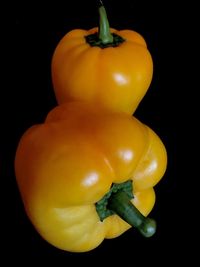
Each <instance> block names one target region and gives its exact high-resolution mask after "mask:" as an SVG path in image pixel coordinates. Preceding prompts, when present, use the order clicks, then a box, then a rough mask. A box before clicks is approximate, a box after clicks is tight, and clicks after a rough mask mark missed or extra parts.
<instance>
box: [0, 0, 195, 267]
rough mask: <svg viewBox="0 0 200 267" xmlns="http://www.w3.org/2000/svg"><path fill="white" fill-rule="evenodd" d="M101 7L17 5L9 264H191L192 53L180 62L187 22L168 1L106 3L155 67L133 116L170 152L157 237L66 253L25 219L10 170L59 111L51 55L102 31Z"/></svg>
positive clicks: (6, 158)
mask: <svg viewBox="0 0 200 267" xmlns="http://www.w3.org/2000/svg"><path fill="white" fill-rule="evenodd" d="M97 2H98V1H94V0H93V1H92V0H91V1H78V0H74V1H62V2H59V1H53V2H51V3H47V4H46V5H44V6H42V5H41V3H37V2H35V1H27V2H26V3H24V2H20V1H18V2H17V3H15V5H14V4H13V5H12V11H14V16H13V17H12V22H13V25H12V32H11V33H10V35H12V43H11V45H12V51H11V53H12V62H10V66H9V70H10V72H11V74H12V75H11V77H10V79H9V80H8V84H9V89H8V90H6V92H5V95H4V96H3V97H4V99H5V102H6V109H3V111H2V115H4V114H5V113H6V114H7V117H6V120H5V122H4V127H3V130H2V133H3V134H4V135H5V136H4V138H3V139H2V140H3V142H2V144H1V147H2V149H1V152H2V154H1V160H2V162H3V164H2V166H3V170H5V174H3V179H4V180H6V181H9V194H7V193H6V196H7V195H9V197H7V200H6V203H8V205H9V208H8V209H7V211H9V215H10V216H11V219H9V222H11V226H9V229H10V230H9V231H8V232H9V235H8V236H7V238H6V239H7V241H8V243H7V245H6V246H5V248H6V252H8V255H9V256H8V259H10V258H12V257H11V256H10V255H12V256H13V257H14V260H15V261H16V262H17V263H18V262H19V263H20V264H27V262H35V263H38V264H40V263H41V261H44V262H46V263H47V264H48V263H53V262H55V263H56V264H57V266H60V265H61V262H63V263H64V264H66V265H67V266H69V265H70V264H69V261H71V260H72V262H73V264H76V263H77V262H78V261H79V260H80V261H81V262H82V264H89V263H93V264H95V262H98V263H99V264H105V263H108V262H109V263H111V262H113V263H119V262H124V263H126V264H127V266H129V265H133V266H134V264H135V265H136V264H141V266H143V265H144V264H146V263H148V264H150V265H151V264H154V265H158V266H162V264H161V263H163V262H164V263H165V264H167V263H169V264H172V263H173V262H174V260H177V261H182V260H184V259H186V258H188V250H189V247H191V246H192V245H191V244H190V243H189V242H186V239H187V238H188V232H189V231H187V230H185V228H187V219H186V218H185V217H186V215H185V208H186V209H187V201H185V203H184V208H183V205H182V204H181V199H182V197H186V192H185V191H183V190H182V185H183V184H185V183H187V175H188V174H187V172H188V173H190V170H188V171H187V169H185V168H184V170H183V166H184V164H185V162H186V160H185V157H184V153H185V152H184V151H183V146H184V149H185V150H186V149H187V146H189V145H190V144H187V142H185V137H183V134H184V136H187V130H186V129H187V127H186V129H185V127H183V124H184V123H185V122H183V121H182V120H181V119H180V118H182V117H183V116H184V117H185V118H186V120H187V116H185V112H186V110H185V104H184V101H186V100H185V99H187V98H188V99H189V98H190V96H189V94H187V93H186V96H185V91H184V90H183V86H186V83H187V81H186V80H185V81H184V82H183V77H184V72H182V71H180V70H182V69H184V67H183V65H184V64H185V62H186V60H187V53H184V57H183V52H182V51H183V50H184V49H183V50H181V49H180V40H181V43H184V42H182V38H183V34H184V30H183V31H181V29H183V28H184V26H183V25H184V21H183V17H184V14H183V12H180V11H181V10H182V9H181V7H180V6H178V7H174V5H173V3H172V2H170V1H167V2H162V3H160V2H158V3H155V2H157V1H132V0H123V1H114V0H110V1H109V0H107V1H104V4H105V6H106V9H107V13H108V18H109V21H110V26H112V27H113V28H117V29H133V30H135V31H138V32H139V33H140V34H142V35H143V37H144V38H145V40H146V42H147V45H148V48H149V50H150V52H151V55H152V58H153V61H154V76H153V81H152V83H151V86H150V88H149V90H148V92H147V94H146V96H145V97H144V99H143V100H142V102H141V104H140V105H139V107H138V109H137V111H136V113H135V116H136V117H137V118H138V119H139V120H141V121H142V122H144V123H145V124H147V125H148V126H150V127H151V128H152V129H153V130H154V131H155V132H156V133H157V134H158V135H159V136H160V138H161V139H162V141H163V143H164V144H165V146H166V149H167V152H168V168H167V171H166V173H165V176H164V178H163V179H162V180H161V181H160V183H159V184H158V185H156V187H155V191H156V196H157V199H156V204H155V206H154V209H153V211H152V212H151V216H152V217H154V218H155V219H156V221H157V224H158V229H157V233H156V234H155V236H153V237H152V238H150V239H145V238H143V237H142V236H140V235H139V234H138V233H137V232H136V231H134V230H133V229H131V230H129V231H127V232H126V233H124V234H123V235H121V236H120V237H118V238H115V239H112V240H105V241H104V242H103V243H102V244H101V245H100V246H99V247H98V248H96V249H95V250H93V251H90V252H87V253H69V252H65V251H61V250H58V249H56V248H54V247H53V246H51V245H50V244H48V243H47V242H46V241H44V240H43V239H42V238H41V237H40V236H39V235H38V234H37V232H36V231H35V230H34V228H33V226H32V225H31V223H30V222H29V220H28V219H27V217H26V214H25V212H24V209H23V204H22V201H21V198H20V195H19V192H18V188H17V185H16V182H15V174H14V167H13V162H14V156H15V151H16V147H17V144H18V142H19V139H20V137H21V136H22V134H23V133H24V132H25V131H26V129H27V128H29V127H30V126H31V125H33V124H36V123H42V122H43V120H44V118H45V116H46V115H47V113H48V112H49V111H50V110H51V109H52V108H53V107H54V106H55V105H56V100H55V96H54V92H53V88H52V84H51V73H50V64H51V57H52V54H53V51H54V49H55V47H56V45H57V43H58V41H59V40H60V39H61V38H62V37H63V36H64V34H65V33H67V32H68V31H70V30H72V29H74V28H83V29H89V28H92V27H94V26H97V24H98V12H97ZM182 7H183V3H182ZM13 18H14V20H13ZM181 81H182V82H181ZM10 88H11V89H10ZM180 90H182V91H181V97H180ZM186 92H187V91H186ZM188 99H187V101H189V100H188ZM3 102H4V101H1V103H2V104H4V103H3ZM2 106H3V105H2ZM8 107H9V108H8ZM2 117H4V118H5V116H2ZM182 127H183V128H184V131H183V128H182ZM180 136H181V137H180ZM185 143H186V144H185ZM189 169H190V168H189ZM8 200H9V201H8ZM5 222H6V224H7V223H8V222H7V221H5ZM192 258H193V257H192ZM191 260H192V259H191ZM63 263H62V264H63ZM26 266H28V265H26Z"/></svg>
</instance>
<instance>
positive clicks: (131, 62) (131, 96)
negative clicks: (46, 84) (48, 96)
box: [51, 6, 153, 114]
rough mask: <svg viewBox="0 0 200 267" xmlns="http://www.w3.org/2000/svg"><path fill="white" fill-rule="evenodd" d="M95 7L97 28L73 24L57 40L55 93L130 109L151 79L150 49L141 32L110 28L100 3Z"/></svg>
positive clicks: (58, 96) (61, 97)
mask: <svg viewBox="0 0 200 267" xmlns="http://www.w3.org/2000/svg"><path fill="white" fill-rule="evenodd" d="M99 13H100V23H99V27H98V28H97V27H96V28H92V29H90V30H88V31H86V30H82V29H74V30H72V31H70V32H68V33H67V34H66V35H65V36H64V37H63V38H62V39H61V40H60V42H59V43H58V45H57V46H56V48H55V51H54V53H53V56H52V64H51V70H52V83H53V87H54V91H55V95H56V99H57V101H58V103H59V104H62V103H64V102H68V101H72V100H77V101H80V100H81V101H88V102H91V103H96V104H97V105H101V106H103V107H104V108H107V109H110V110H112V111H122V112H126V113H128V114H133V113H134V112H135V110H136V108H137V107H138V105H139V103H140V101H141V100H142V98H143V97H144V95H145V94H146V92H147V90H148V88H149V86H150V84H151V81H152V76H153V61H152V57H151V54H150V52H149V50H148V48H147V44H146V42H145V40H144V38H143V37H142V36H141V35H140V34H139V33H137V32H135V31H132V30H120V31H118V30H116V29H113V28H110V26H109V23H108V19H107V15H106V11H105V8H104V7H103V6H101V7H100V8H99Z"/></svg>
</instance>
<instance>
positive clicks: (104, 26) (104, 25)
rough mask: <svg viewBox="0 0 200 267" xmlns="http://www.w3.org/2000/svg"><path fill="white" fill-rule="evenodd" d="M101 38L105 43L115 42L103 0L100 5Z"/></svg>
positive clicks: (99, 33)
mask: <svg viewBox="0 0 200 267" xmlns="http://www.w3.org/2000/svg"><path fill="white" fill-rule="evenodd" d="M99 16H100V18H99V32H98V35H99V39H100V40H101V42H102V43H103V44H108V43H113V35H112V34H111V32H110V26H109V22H108V18H107V14H106V10H105V8H104V6H103V3H102V1H100V7H99Z"/></svg>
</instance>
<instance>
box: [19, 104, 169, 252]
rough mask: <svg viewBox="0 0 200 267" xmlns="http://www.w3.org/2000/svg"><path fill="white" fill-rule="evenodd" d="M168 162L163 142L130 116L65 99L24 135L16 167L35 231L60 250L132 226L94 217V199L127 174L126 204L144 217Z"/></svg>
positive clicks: (80, 247) (89, 245)
mask: <svg viewBox="0 0 200 267" xmlns="http://www.w3.org/2000/svg"><path fill="white" fill-rule="evenodd" d="M166 161H167V156H166V151H165V148H164V146H163V144H162V142H161V140H160V139H159V138H158V136H157V135H156V134H155V133H154V132H153V131H152V130H151V129H150V128H149V127H147V126H145V125H144V124H142V123H141V122H139V121H138V120H137V119H136V118H135V117H132V116H129V115H127V114H125V113H121V112H118V113H112V112H110V111H106V110H105V109H104V110H103V109H101V108H100V107H99V108H98V109H97V107H96V105H95V106H92V105H89V104H86V103H81V102H80V103H79V102H71V103H67V104H63V105H60V106H58V107H56V108H54V109H53V110H52V111H51V112H50V113H49V114H48V116H47V118H46V120H45V122H44V123H43V124H39V125H35V126H33V127H31V128H30V129H28V131H27V132H26V133H25V134H24V135H23V136H22V138H21V140H20V142H19V146H18V148H17V153H16V159H15V171H16V178H17V182H18V185H19V189H20V192H21V195H22V199H23V203H24V206H25V209H26V212H27V215H28V217H29V218H30V220H31V222H32V223H33V225H34V226H35V228H36V229H37V231H38V232H39V233H40V235H41V236H42V237H43V238H44V239H45V240H47V241H48V242H49V243H51V244H52V245H54V246H56V247H58V248H60V249H63V250H67V251H72V252H84V251H89V250H91V249H94V248H95V247H97V246H98V245H99V244H100V243H101V242H102V241H103V239H104V238H114V237H117V236H119V235H121V234H122V233H123V232H125V231H126V230H127V229H129V228H130V227H131V226H130V225H129V224H128V223H126V222H125V221H124V220H122V219H121V218H120V217H119V216H118V215H116V214H114V215H111V216H109V217H107V218H105V219H104V220H103V221H101V220H100V218H99V216H98V213H97V211H96V208H95V203H97V202H98V201H99V200H100V199H102V197H103V196H104V195H105V194H106V193H107V192H108V191H109V190H110V187H111V186H112V184H113V183H123V182H125V181H127V180H130V179H131V180H132V181H133V195H134V198H133V199H132V200H131V202H132V203H133V204H134V205H135V206H136V207H137V208H138V210H139V211H140V212H141V213H142V214H143V215H145V216H146V215H147V214H149V212H150V211H151V210H152V208H153V206H154V202H155V194H154V189H153V186H154V185H156V184H157V183H158V181H159V180H160V179H161V178H162V176H163V174H164V172H165V169H166Z"/></svg>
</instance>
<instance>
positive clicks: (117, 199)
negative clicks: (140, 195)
mask: <svg viewBox="0 0 200 267" xmlns="http://www.w3.org/2000/svg"><path fill="white" fill-rule="evenodd" d="M108 207H109V209H111V210H112V211H114V212H115V213H116V214H118V215H119V216H120V217H121V218H122V219H123V220H125V221H126V222H127V223H128V224H130V225H132V226H134V227H136V228H137V229H138V230H139V231H140V233H141V234H142V235H143V236H145V237H151V236H152V235H153V234H154V233H155V232H156V222H155V221H154V220H153V219H150V218H147V217H145V216H143V215H142V214H141V213H140V211H139V210H138V209H137V208H136V207H135V206H134V205H133V204H132V203H131V201H130V198H129V197H128V195H127V194H126V193H125V192H124V191H118V192H117V193H114V194H112V195H111V197H110V198H109V203H108Z"/></svg>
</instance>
